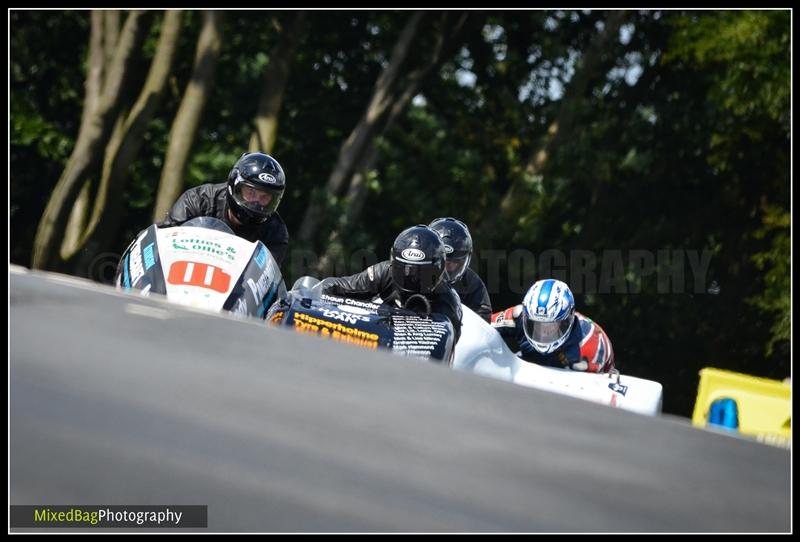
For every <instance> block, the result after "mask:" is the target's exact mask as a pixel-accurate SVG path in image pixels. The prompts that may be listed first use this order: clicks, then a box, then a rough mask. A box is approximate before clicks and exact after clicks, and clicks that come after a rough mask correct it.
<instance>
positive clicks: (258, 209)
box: [233, 181, 277, 216]
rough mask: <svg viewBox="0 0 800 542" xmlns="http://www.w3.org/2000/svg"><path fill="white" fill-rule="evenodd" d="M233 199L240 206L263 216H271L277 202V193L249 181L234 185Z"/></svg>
mask: <svg viewBox="0 0 800 542" xmlns="http://www.w3.org/2000/svg"><path fill="white" fill-rule="evenodd" d="M233 199H234V200H235V201H236V203H237V204H239V206H240V207H243V208H245V209H247V210H248V211H251V212H253V213H254V214H256V215H261V216H269V215H270V213H272V212H273V211H274V209H275V204H276V203H277V201H276V196H275V194H273V193H272V192H268V191H266V190H263V189H262V188H259V187H258V186H256V185H254V184H252V183H249V182H247V181H240V182H237V183H236V184H234V185H233Z"/></svg>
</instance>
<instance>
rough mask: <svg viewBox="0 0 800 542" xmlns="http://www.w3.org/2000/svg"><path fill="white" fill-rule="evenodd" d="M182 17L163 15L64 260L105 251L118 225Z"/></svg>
mask: <svg viewBox="0 0 800 542" xmlns="http://www.w3.org/2000/svg"><path fill="white" fill-rule="evenodd" d="M181 17H182V12H181V11H180V10H171V11H167V12H166V13H165V14H164V21H163V24H162V27H161V35H160V37H159V40H158V45H157V47H156V52H155V55H154V56H153V60H152V62H151V64H150V71H149V72H148V74H147V79H146V81H145V83H144V86H143V87H142V90H141V92H140V94H139V97H138V98H137V99H136V103H135V104H134V105H133V107H132V108H131V111H130V113H129V114H127V115H121V116H120V122H119V124H118V126H119V130H118V131H115V132H114V136H113V137H112V138H111V141H110V142H109V144H108V146H107V148H106V156H105V161H104V164H103V174H102V178H101V180H100V187H99V189H98V192H97V197H96V199H95V203H94V209H93V212H92V216H91V219H90V221H89V225H88V226H87V228H86V229H85V230H84V232H83V235H82V237H81V240H80V243H79V246H78V247H76V248H75V250H74V251H73V252H72V253H70V254H63V255H62V256H63V257H64V259H65V260H67V259H70V258H73V257H75V256H76V252H77V251H78V250H81V249H85V250H83V252H84V253H85V254H86V255H87V257H92V256H93V255H94V254H96V253H97V252H102V251H105V250H107V249H108V243H109V242H111V240H112V239H113V236H114V234H115V233H116V231H117V229H118V228H119V223H120V219H121V216H122V211H123V208H122V207H123V205H122V204H123V198H122V191H123V189H124V186H125V181H126V180H127V177H128V169H129V168H130V165H131V163H133V161H134V160H135V158H136V155H137V154H138V153H139V149H140V148H141V146H142V142H143V140H144V134H145V130H146V128H147V124H148V123H149V122H150V119H152V118H153V115H154V114H155V112H156V110H157V109H158V107H159V105H160V103H161V98H162V97H163V95H164V91H165V89H166V87H167V81H168V79H169V74H170V71H171V69H172V65H173V61H174V59H175V51H176V50H177V46H178V37H179V35H180V30H181ZM85 263H87V262H79V263H78V269H77V271H78V272H79V274H84V271H85V266H84V264H85Z"/></svg>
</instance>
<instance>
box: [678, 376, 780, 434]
mask: <svg viewBox="0 0 800 542" xmlns="http://www.w3.org/2000/svg"><path fill="white" fill-rule="evenodd" d="M692 424H693V425H695V426H698V427H718V428H725V429H729V430H732V431H738V432H740V433H742V434H743V435H751V436H754V437H756V439H757V440H758V441H760V442H764V443H767V444H772V445H775V446H782V447H785V448H788V447H789V446H790V443H791V440H792V387H791V384H790V380H789V379H787V380H785V381H783V382H781V381H780V380H771V379H769V378H760V377H757V376H750V375H746V374H742V373H735V372H733V371H725V370H722V369H714V368H711V367H706V368H704V369H701V370H700V385H699V386H698V388H697V400H696V401H695V404H694V413H693V414H692Z"/></svg>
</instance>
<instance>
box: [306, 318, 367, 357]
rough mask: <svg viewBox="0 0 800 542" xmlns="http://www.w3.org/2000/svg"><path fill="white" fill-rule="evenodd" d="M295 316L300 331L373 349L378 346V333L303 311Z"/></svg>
mask: <svg viewBox="0 0 800 542" xmlns="http://www.w3.org/2000/svg"><path fill="white" fill-rule="evenodd" d="M293 317H294V329H295V331H299V332H300V333H311V334H313V335H319V336H321V337H325V338H328V339H333V340H335V341H340V342H345V343H349V344H354V345H357V346H362V347H364V348H370V349H373V350H374V349H376V348H378V338H379V336H378V335H377V334H376V333H370V332H368V331H362V330H360V329H358V328H354V327H350V326H346V325H344V324H342V323H340V322H329V321H328V320H324V319H322V318H317V317H315V316H311V315H309V314H305V313H302V312H297V313H295V314H294V315H293Z"/></svg>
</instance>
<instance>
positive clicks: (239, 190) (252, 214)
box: [227, 152, 286, 225]
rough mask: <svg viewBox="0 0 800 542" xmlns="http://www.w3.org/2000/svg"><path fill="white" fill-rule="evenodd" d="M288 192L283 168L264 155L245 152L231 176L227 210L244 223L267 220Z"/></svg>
mask: <svg viewBox="0 0 800 542" xmlns="http://www.w3.org/2000/svg"><path fill="white" fill-rule="evenodd" d="M285 189H286V176H285V175H284V174H283V168H281V165H280V164H279V163H278V161H277V160H275V159H274V158H273V157H271V156H269V155H268V154H264V153H263V152H250V153H247V152H246V153H244V154H243V155H242V157H241V158H239V160H237V162H236V163H235V164H234V165H233V169H231V172H230V173H229V174H228V192H227V199H228V207H229V208H230V210H231V212H232V213H233V216H235V217H236V219H237V220H238V221H239V222H241V223H242V224H247V225H253V224H260V223H261V222H264V221H266V220H267V219H268V218H269V217H270V216H272V213H274V212H275V210H276V209H277V208H278V204H279V203H280V202H281V198H282V197H283V192H284V190H285Z"/></svg>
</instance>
